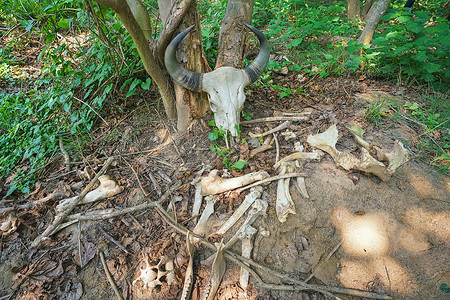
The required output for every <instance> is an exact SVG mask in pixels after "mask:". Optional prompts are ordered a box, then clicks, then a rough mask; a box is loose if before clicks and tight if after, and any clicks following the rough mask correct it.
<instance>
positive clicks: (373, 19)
mask: <svg viewBox="0 0 450 300" xmlns="http://www.w3.org/2000/svg"><path fill="white" fill-rule="evenodd" d="M389 3H390V0H378V1H376V2H375V3H374V4H373V6H372V8H371V9H370V10H369V12H368V13H367V19H366V26H364V30H363V32H362V33H361V36H360V37H359V38H358V43H359V44H364V45H367V44H370V42H371V41H372V37H373V33H374V32H375V29H376V27H377V25H378V22H379V21H380V18H381V17H382V16H383V15H384V14H385V13H386V11H387V9H388V7H389Z"/></svg>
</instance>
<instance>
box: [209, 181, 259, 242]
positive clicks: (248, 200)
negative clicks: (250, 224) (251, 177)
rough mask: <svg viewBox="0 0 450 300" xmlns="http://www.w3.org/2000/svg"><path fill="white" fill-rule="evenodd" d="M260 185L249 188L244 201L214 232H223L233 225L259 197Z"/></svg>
mask: <svg viewBox="0 0 450 300" xmlns="http://www.w3.org/2000/svg"><path fill="white" fill-rule="evenodd" d="M261 193H262V187H261V186H257V187H254V188H251V190H250V193H249V194H248V195H247V196H245V198H244V201H242V203H241V205H240V206H239V207H238V208H237V209H236V210H235V211H234V213H233V215H231V217H230V218H229V219H228V220H227V221H226V222H225V223H224V224H223V225H222V227H221V228H220V229H219V230H218V231H217V232H216V233H217V234H220V235H222V234H225V233H226V232H227V231H228V230H229V229H230V228H231V226H233V225H234V224H235V223H236V222H237V221H238V220H239V219H240V218H241V217H242V215H243V214H244V213H245V212H246V211H247V209H248V208H249V207H250V206H251V205H252V204H253V202H255V200H256V199H258V198H259V197H261Z"/></svg>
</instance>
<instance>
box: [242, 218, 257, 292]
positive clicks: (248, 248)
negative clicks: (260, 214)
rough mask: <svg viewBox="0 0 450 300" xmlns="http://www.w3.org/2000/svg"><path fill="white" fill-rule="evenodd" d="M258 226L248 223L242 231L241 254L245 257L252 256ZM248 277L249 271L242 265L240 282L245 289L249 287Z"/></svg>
mask: <svg viewBox="0 0 450 300" xmlns="http://www.w3.org/2000/svg"><path fill="white" fill-rule="evenodd" d="M256 231H257V230H256V228H254V227H252V226H250V225H248V226H247V227H246V228H245V231H243V232H242V234H241V235H240V236H239V238H240V239H241V240H242V253H241V255H242V256H243V257H245V258H250V257H251V253H252V248H253V236H254V235H255V233H256ZM248 278H249V272H248V271H247V270H246V269H245V268H242V267H241V275H240V278H239V282H240V284H241V288H242V289H244V291H246V290H247V287H248Z"/></svg>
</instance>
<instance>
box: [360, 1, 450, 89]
mask: <svg viewBox="0 0 450 300" xmlns="http://www.w3.org/2000/svg"><path fill="white" fill-rule="evenodd" d="M382 20H384V21H386V22H387V23H384V24H382V25H381V26H382V28H381V29H382V33H381V34H378V35H377V36H376V37H375V38H374V40H373V44H374V45H376V48H371V49H369V50H368V52H369V53H372V54H374V55H376V57H377V60H376V64H377V66H378V67H379V72H381V74H383V75H385V76H387V77H390V78H403V77H405V76H406V77H409V78H411V79H412V78H414V79H416V80H418V81H419V82H425V83H430V84H433V85H435V86H436V87H441V88H442V87H444V86H448V84H449V83H450V62H449V57H448V54H449V53H450V32H449V29H450V26H449V24H448V22H447V20H446V19H444V18H432V17H431V16H430V14H429V13H428V12H426V11H417V12H415V13H414V14H413V13H410V12H408V11H402V10H390V11H389V13H388V14H387V15H385V16H384V17H383V18H382ZM411 79H410V80H409V81H410V82H412V80H411Z"/></svg>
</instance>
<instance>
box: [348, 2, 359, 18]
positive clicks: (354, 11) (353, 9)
mask: <svg viewBox="0 0 450 300" xmlns="http://www.w3.org/2000/svg"><path fill="white" fill-rule="evenodd" d="M360 13H361V2H360V1H359V0H348V7H347V16H348V18H349V19H356V18H357V16H359V15H360Z"/></svg>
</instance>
